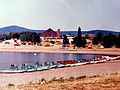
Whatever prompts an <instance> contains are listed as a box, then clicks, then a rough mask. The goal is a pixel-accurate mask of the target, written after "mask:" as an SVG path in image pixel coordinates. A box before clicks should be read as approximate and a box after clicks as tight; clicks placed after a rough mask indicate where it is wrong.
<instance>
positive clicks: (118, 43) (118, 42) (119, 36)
mask: <svg viewBox="0 0 120 90" xmlns="http://www.w3.org/2000/svg"><path fill="white" fill-rule="evenodd" d="M115 45H116V47H117V48H120V34H119V35H118V36H117V38H116V42H115Z"/></svg>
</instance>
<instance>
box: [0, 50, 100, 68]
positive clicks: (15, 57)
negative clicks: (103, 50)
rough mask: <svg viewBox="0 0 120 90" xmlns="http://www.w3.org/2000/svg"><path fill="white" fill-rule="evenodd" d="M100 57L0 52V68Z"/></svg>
mask: <svg viewBox="0 0 120 90" xmlns="http://www.w3.org/2000/svg"><path fill="white" fill-rule="evenodd" d="M98 56H101V55H88V54H67V53H36V54H34V53H22V52H0V68H1V67H2V68H3V65H4V68H5V67H6V65H10V64H21V63H33V62H45V61H56V60H74V59H82V58H86V59H91V58H94V57H98Z"/></svg>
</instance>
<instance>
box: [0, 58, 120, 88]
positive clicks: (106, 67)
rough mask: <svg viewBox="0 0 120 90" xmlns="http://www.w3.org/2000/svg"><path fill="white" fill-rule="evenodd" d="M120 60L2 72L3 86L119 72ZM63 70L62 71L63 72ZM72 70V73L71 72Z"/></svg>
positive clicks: (0, 75)
mask: <svg viewBox="0 0 120 90" xmlns="http://www.w3.org/2000/svg"><path fill="white" fill-rule="evenodd" d="M119 63H120V60H114V61H109V62H105V63H99V64H91V65H90V64H88V65H81V66H74V67H66V68H58V69H51V70H45V71H36V72H29V73H26V72H25V73H14V74H4V73H3V74H0V77H1V78H0V82H1V85H0V87H1V86H6V85H8V84H9V83H11V84H14V85H23V84H28V83H30V82H32V81H36V80H41V79H42V78H44V79H45V80H47V81H49V80H51V79H52V78H54V77H56V78H60V77H63V78H69V77H79V76H83V75H86V76H93V75H102V74H110V73H116V72H117V73H119V72H120V67H119ZM61 72H62V73H61ZM71 72H72V73H71Z"/></svg>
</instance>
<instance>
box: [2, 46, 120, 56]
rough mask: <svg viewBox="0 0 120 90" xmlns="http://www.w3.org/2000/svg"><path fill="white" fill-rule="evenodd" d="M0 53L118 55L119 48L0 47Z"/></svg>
mask: <svg viewBox="0 0 120 90" xmlns="http://www.w3.org/2000/svg"><path fill="white" fill-rule="evenodd" d="M0 51H7V52H45V53H80V54H102V55H120V48H104V49H97V48H93V49H85V48H80V49H73V47H68V48H66V49H61V45H55V46H52V47H44V46H10V45H5V46H0Z"/></svg>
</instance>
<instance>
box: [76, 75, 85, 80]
mask: <svg viewBox="0 0 120 90" xmlns="http://www.w3.org/2000/svg"><path fill="white" fill-rule="evenodd" d="M84 78H86V75H83V76H78V77H76V79H84Z"/></svg>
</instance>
